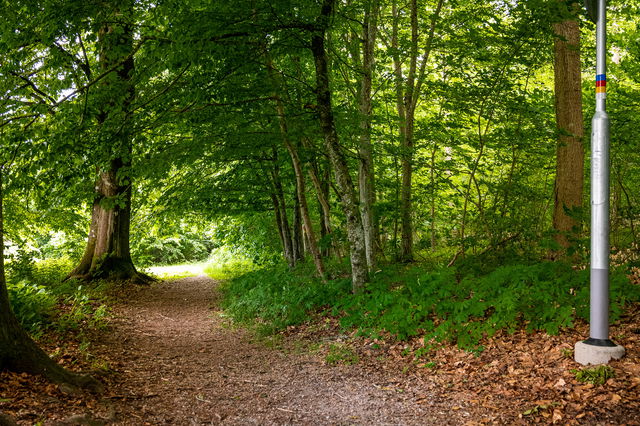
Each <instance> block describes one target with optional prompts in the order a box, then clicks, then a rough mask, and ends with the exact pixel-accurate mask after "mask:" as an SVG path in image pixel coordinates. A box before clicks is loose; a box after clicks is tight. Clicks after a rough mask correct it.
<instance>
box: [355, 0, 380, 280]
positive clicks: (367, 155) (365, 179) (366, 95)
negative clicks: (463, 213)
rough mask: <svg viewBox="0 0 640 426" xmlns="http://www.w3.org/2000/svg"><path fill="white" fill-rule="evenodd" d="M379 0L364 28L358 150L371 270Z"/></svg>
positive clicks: (375, 231)
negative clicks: (373, 97)
mask: <svg viewBox="0 0 640 426" xmlns="http://www.w3.org/2000/svg"><path fill="white" fill-rule="evenodd" d="M379 7H380V6H379V3H378V1H377V0H374V1H372V2H371V4H370V5H369V8H368V9H367V10H366V11H365V15H364V25H363V31H362V43H363V47H362V80H361V82H360V83H361V84H360V93H359V95H360V99H359V109H360V132H361V133H360V143H359V147H358V153H359V155H360V164H359V170H358V187H359V194H360V214H361V216H362V227H363V228H364V240H365V253H366V256H367V265H368V266H369V270H370V271H371V270H372V269H373V268H374V267H375V264H376V254H377V253H376V252H377V250H379V247H380V243H379V228H378V221H377V218H376V215H375V212H374V210H373V207H374V204H375V202H376V191H375V171H374V166H373V149H372V145H371V87H372V79H373V68H374V47H375V43H376V34H377V29H378V28H377V18H378V9H379Z"/></svg>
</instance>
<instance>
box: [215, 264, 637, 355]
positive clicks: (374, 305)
mask: <svg viewBox="0 0 640 426" xmlns="http://www.w3.org/2000/svg"><path fill="white" fill-rule="evenodd" d="M305 268H309V265H303V266H301V267H299V268H296V269H294V270H293V271H290V270H288V269H287V268H286V267H284V266H282V267H279V268H269V269H263V270H258V271H254V272H251V273H248V274H245V275H242V276H240V277H238V278H235V279H232V280H231V281H230V282H228V283H227V284H225V286H224V287H223V289H224V293H225V302H224V307H225V308H226V309H227V311H228V312H229V313H230V314H231V316H232V317H234V318H235V319H236V320H239V321H242V322H251V321H257V322H258V323H260V324H262V325H263V326H266V327H267V328H269V329H272V330H277V329H281V328H283V327H286V326H288V325H291V324H298V323H301V322H304V321H306V320H308V319H309V318H310V317H311V315H313V314H314V313H317V312H318V311H322V312H324V313H325V314H332V315H335V316H338V317H339V318H340V322H341V325H342V326H343V327H344V328H346V329H358V330H360V332H361V333H364V334H376V333H378V332H380V331H383V330H384V331H386V332H389V333H391V334H392V335H394V336H395V337H396V338H398V339H406V338H409V337H412V336H418V335H420V336H424V338H425V344H427V345H431V344H436V343H437V342H443V341H450V342H455V343H457V344H458V345H459V346H460V347H462V348H465V349H468V350H474V351H479V350H482V346H480V342H481V341H482V340H483V339H484V338H486V337H491V336H493V335H494V334H495V333H496V332H497V331H498V330H506V331H507V332H511V333H512V332H514V331H516V330H519V329H525V330H527V331H534V330H543V331H545V332H547V333H549V334H556V333H558V332H559V331H560V329H562V328H570V327H572V326H573V325H574V322H575V321H576V319H578V318H581V319H585V320H586V319H587V318H588V303H589V298H588V272H587V271H576V270H574V269H572V268H571V267H570V266H568V265H566V264H562V263H552V262H544V263H538V264H532V265H523V264H515V265H507V266H501V267H498V268H497V269H495V270H493V271H491V272H489V273H486V274H480V275H474V274H472V273H471V272H467V273H466V275H463V276H460V275H459V274H460V271H459V270H455V269H452V268H448V269H447V268H442V269H437V270H435V271H425V270H424V269H422V268H420V267H417V266H411V267H407V266H398V265H393V266H388V267H385V268H383V269H382V270H381V271H379V272H377V273H376V274H375V275H374V276H373V279H372V282H371V283H370V284H369V285H368V287H367V289H366V291H364V292H362V293H360V294H355V295H353V294H351V293H350V291H349V289H350V287H349V281H348V280H347V279H335V280H331V281H329V282H328V283H326V284H325V283H322V282H321V281H320V280H319V279H315V278H314V279H309V278H308V276H309V275H311V271H309V270H306V269H305ZM307 274H308V275H307ZM638 300H640V287H638V286H635V285H632V284H630V283H629V281H628V280H627V279H626V276H625V275H624V273H622V272H621V271H614V272H613V274H612V276H611V320H612V321H616V320H617V319H618V318H619V317H620V315H621V314H622V312H623V308H624V306H625V304H627V303H628V302H631V301H638ZM328 307H330V308H331V309H326V308H328Z"/></svg>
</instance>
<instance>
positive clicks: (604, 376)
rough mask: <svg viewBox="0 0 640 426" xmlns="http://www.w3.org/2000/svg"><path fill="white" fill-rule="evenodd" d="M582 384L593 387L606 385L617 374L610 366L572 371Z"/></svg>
mask: <svg viewBox="0 0 640 426" xmlns="http://www.w3.org/2000/svg"><path fill="white" fill-rule="evenodd" d="M571 372H572V373H573V374H575V376H576V380H577V381H579V382H580V383H591V384H593V385H604V384H605V382H606V381H607V380H609V379H611V378H612V377H615V376H616V372H615V371H614V370H613V368H611V367H610V366H608V365H599V366H597V367H591V368H583V369H581V370H571Z"/></svg>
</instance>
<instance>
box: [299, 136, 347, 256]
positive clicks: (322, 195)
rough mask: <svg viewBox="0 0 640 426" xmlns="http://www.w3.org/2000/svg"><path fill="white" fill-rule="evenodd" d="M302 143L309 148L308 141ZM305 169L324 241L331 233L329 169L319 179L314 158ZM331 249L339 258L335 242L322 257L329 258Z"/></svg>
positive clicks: (318, 171)
mask: <svg viewBox="0 0 640 426" xmlns="http://www.w3.org/2000/svg"><path fill="white" fill-rule="evenodd" d="M302 143H303V146H304V147H305V148H307V149H310V148H311V143H310V142H309V140H308V139H306V138H303V139H302ZM307 169H308V171H309V177H310V178H311V183H312V184H313V189H314V190H315V192H316V198H317V199H318V205H319V212H320V217H321V218H322V219H321V221H320V233H321V234H320V235H322V238H323V239H324V238H326V237H327V236H330V235H331V233H332V226H331V205H330V204H329V189H330V188H329V187H330V185H329V168H328V167H327V168H325V169H324V170H323V171H322V173H323V174H322V179H321V178H320V167H319V166H318V162H317V160H316V159H315V158H313V157H312V158H311V159H310V160H309V162H308V163H307ZM332 247H333V249H334V252H335V254H336V256H338V257H340V253H339V252H340V250H339V249H338V247H337V245H336V244H335V241H332V242H331V245H330V246H327V247H325V248H324V249H323V253H322V255H323V256H324V257H328V256H330V255H331V248H332Z"/></svg>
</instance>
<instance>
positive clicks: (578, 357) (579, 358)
mask: <svg viewBox="0 0 640 426" xmlns="http://www.w3.org/2000/svg"><path fill="white" fill-rule="evenodd" d="M624 352H625V351H624V348H623V347H622V346H620V345H613V346H598V345H592V344H589V343H587V342H585V341H580V342H577V343H576V345H575V347H574V351H573V357H574V359H575V361H576V362H577V363H579V364H582V365H589V364H591V365H598V364H608V363H609V361H611V360H612V359H620V358H622V357H623V356H624Z"/></svg>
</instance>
